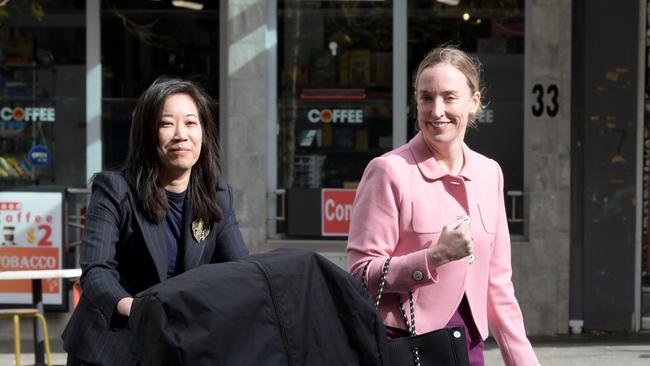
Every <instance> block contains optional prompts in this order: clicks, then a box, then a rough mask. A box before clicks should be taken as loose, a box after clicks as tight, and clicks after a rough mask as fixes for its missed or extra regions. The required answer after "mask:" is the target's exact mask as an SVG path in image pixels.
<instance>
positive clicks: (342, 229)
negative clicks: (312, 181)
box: [321, 188, 356, 236]
mask: <svg viewBox="0 0 650 366" xmlns="http://www.w3.org/2000/svg"><path fill="white" fill-rule="evenodd" d="M355 194H356V190H354V189H334V188H329V189H327V188H326V189H322V190H321V234H322V235H323V236H346V235H348V232H350V216H351V215H352V203H354V197H355Z"/></svg>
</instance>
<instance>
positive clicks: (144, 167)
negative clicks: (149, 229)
mask: <svg viewBox="0 0 650 366" xmlns="http://www.w3.org/2000/svg"><path fill="white" fill-rule="evenodd" d="M172 94H187V95H189V96H190V97H191V98H192V99H193V100H194V102H195V103H196V107H197V109H198V112H199V121H200V123H201V129H202V131H203V135H202V143H201V152H200V155H199V159H198V161H197V162H196V164H194V166H193V167H192V172H191V175H190V181H189V185H188V190H187V192H188V193H187V194H188V197H187V199H190V200H191V202H192V208H193V210H194V212H193V213H192V214H193V216H194V218H196V219H200V220H203V222H204V223H207V224H208V225H212V224H213V223H214V222H216V221H219V220H221V218H222V217H223V213H222V212H221V209H220V208H219V206H218V204H217V181H218V179H219V176H220V174H221V169H220V167H219V145H218V139H217V127H216V121H215V120H214V113H213V112H212V108H213V101H212V98H210V96H209V95H208V94H207V93H206V92H205V91H204V90H203V89H202V88H201V87H200V86H198V85H197V84H196V83H194V82H192V81H188V80H183V79H178V78H172V77H168V76H162V77H159V78H158V79H156V80H155V81H154V82H153V83H152V84H151V86H149V88H147V90H145V91H144V93H142V95H141V96H140V98H139V99H138V103H137V104H136V106H135V109H134V110H133V116H132V117H133V118H132V123H131V135H130V139H129V154H128V156H127V158H126V163H125V166H124V168H123V170H124V172H125V175H126V180H127V182H128V183H129V186H130V187H131V190H132V191H133V193H134V194H135V199H136V201H137V204H138V206H139V207H140V209H141V210H142V211H143V213H144V216H145V217H146V218H147V219H148V220H150V221H152V222H156V223H160V222H161V221H162V220H163V219H164V218H165V215H166V213H167V210H168V209H169V203H168V202H167V195H166V194H165V190H164V187H162V186H161V185H160V183H159V181H158V180H159V178H160V167H161V161H162V155H161V152H160V151H159V149H158V128H159V124H160V120H161V118H162V111H163V108H164V106H165V101H166V100H167V97H169V96H170V95H172Z"/></svg>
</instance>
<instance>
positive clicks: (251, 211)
mask: <svg viewBox="0 0 650 366" xmlns="http://www.w3.org/2000/svg"><path fill="white" fill-rule="evenodd" d="M220 13H221V19H220V22H221V24H220V37H221V46H220V48H221V62H220V68H221V73H220V75H221V76H220V80H221V81H220V84H221V85H220V95H219V100H220V108H219V116H220V122H219V123H220V128H221V144H222V145H221V146H222V153H223V155H222V162H223V168H224V172H225V174H226V178H227V179H228V182H229V183H230V184H231V185H232V187H233V190H234V192H235V204H236V206H235V210H236V213H237V216H238V219H239V225H240V227H241V231H242V234H243V236H244V240H245V241H246V244H247V245H248V248H249V250H250V251H251V252H257V251H258V250H259V248H260V246H261V245H262V243H263V242H264V240H265V237H266V233H265V230H266V227H265V225H266V169H267V166H266V149H267V147H266V144H267V142H266V141H267V127H266V126H267V124H266V119H267V115H266V113H267V103H268V100H267V93H266V88H267V84H266V78H267V54H266V39H265V37H266V0H228V1H222V2H221V9H220Z"/></svg>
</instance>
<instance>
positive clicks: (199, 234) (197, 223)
mask: <svg viewBox="0 0 650 366" xmlns="http://www.w3.org/2000/svg"><path fill="white" fill-rule="evenodd" d="M209 234H210V228H209V227H205V226H203V220H194V221H192V235H193V236H194V239H196V241H197V242H199V243H200V242H202V241H203V239H205V238H207V237H208V235H209Z"/></svg>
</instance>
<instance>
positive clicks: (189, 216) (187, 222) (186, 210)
mask: <svg viewBox="0 0 650 366" xmlns="http://www.w3.org/2000/svg"><path fill="white" fill-rule="evenodd" d="M190 194H191V192H188V195H187V196H186V197H185V203H184V204H183V271H187V270H189V269H192V268H194V267H196V266H198V265H199V264H200V261H201V256H202V255H203V250H204V248H205V245H206V240H207V238H206V239H203V240H202V241H201V242H199V241H197V240H196V238H195V237H194V234H193V233H192V222H193V220H194V212H193V207H192V200H191V199H190Z"/></svg>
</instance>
